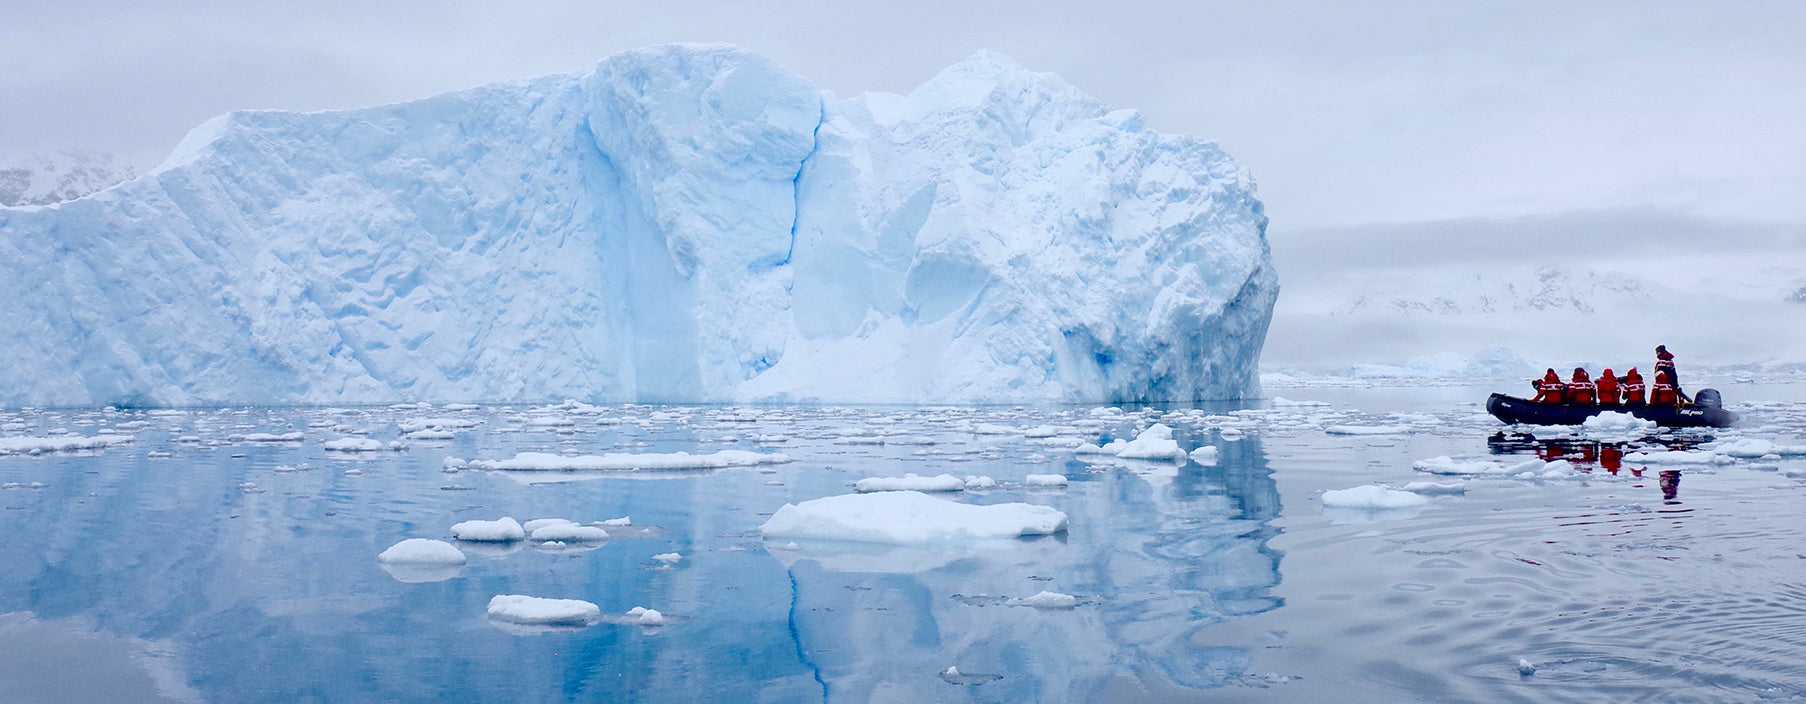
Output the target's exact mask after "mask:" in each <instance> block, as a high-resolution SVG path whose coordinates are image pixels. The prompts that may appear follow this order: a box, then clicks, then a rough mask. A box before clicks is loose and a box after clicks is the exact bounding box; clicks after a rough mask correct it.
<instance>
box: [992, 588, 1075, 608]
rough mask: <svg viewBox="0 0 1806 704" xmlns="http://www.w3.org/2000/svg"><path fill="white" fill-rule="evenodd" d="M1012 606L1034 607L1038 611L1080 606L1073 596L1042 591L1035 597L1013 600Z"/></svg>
mask: <svg viewBox="0 0 1806 704" xmlns="http://www.w3.org/2000/svg"><path fill="white" fill-rule="evenodd" d="M1008 603H1009V604H1010V605H1011V606H1032V607H1035V608H1037V609H1070V608H1073V607H1075V606H1078V605H1079V598H1078V597H1076V596H1073V595H1071V594H1061V593H1059V592H1050V591H1042V592H1041V593H1040V594H1036V595H1034V596H1029V597H1023V598H1020V599H1011V600H1009V602H1008Z"/></svg>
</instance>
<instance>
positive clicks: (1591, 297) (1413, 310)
mask: <svg viewBox="0 0 1806 704" xmlns="http://www.w3.org/2000/svg"><path fill="white" fill-rule="evenodd" d="M1673 295H1674V292H1673V291H1672V290H1669V289H1667V288H1666V287H1663V286H1661V285H1659V284H1655V283H1653V282H1650V281H1646V280H1644V279H1639V278H1635V277H1631V276H1626V275H1624V274H1620V273H1616V272H1605V273H1601V272H1596V271H1591V270H1585V271H1581V272H1578V273H1576V272H1574V271H1572V270H1570V269H1568V268H1566V267H1559V266H1544V267H1538V268H1537V269H1536V270H1535V271H1534V272H1533V273H1532V274H1531V275H1530V276H1519V275H1516V274H1515V272H1507V273H1486V274H1482V273H1464V274H1454V275H1448V276H1444V277H1440V278H1438V277H1436V276H1435V275H1433V274H1432V275H1429V276H1423V275H1419V276H1413V277H1410V280H1409V281H1401V282H1399V284H1398V285H1394V286H1386V285H1380V286H1377V287H1375V288H1371V289H1367V290H1362V291H1359V292H1357V293H1354V294H1351V295H1350V296H1349V297H1348V299H1347V300H1346V301H1344V302H1343V303H1342V304H1341V305H1340V306H1337V307H1336V308H1335V310H1334V311H1332V313H1331V314H1332V315H1349V316H1361V315H1372V314H1380V315H1405V316H1409V315H1474V314H1486V313H1508V312H1518V313H1523V312H1531V311H1542V312H1561V311H1567V312H1576V313H1594V312H1597V311H1598V310H1599V309H1600V308H1601V307H1604V308H1607V309H1612V308H1619V307H1629V306H1635V305H1646V304H1647V303H1648V302H1649V301H1651V300H1660V299H1663V298H1669V297H1672V296H1673Z"/></svg>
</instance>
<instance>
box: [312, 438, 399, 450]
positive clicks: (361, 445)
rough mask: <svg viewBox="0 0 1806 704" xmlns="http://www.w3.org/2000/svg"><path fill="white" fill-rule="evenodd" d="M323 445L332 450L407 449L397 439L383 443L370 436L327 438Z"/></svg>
mask: <svg viewBox="0 0 1806 704" xmlns="http://www.w3.org/2000/svg"><path fill="white" fill-rule="evenodd" d="M325 446H326V449H328V450H332V451H334V452H381V451H383V450H404V449H407V445H404V444H402V443H401V442H399V441H395V440H391V441H389V442H386V443H385V442H383V441H381V440H375V439H371V438H340V439H338V440H327V441H326V443H325Z"/></svg>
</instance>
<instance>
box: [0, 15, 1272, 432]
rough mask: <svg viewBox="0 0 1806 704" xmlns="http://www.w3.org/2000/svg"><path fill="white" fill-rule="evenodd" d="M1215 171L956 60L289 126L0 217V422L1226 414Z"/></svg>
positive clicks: (1244, 212)
mask: <svg viewBox="0 0 1806 704" xmlns="http://www.w3.org/2000/svg"><path fill="white" fill-rule="evenodd" d="M1265 225H1266V218H1265V216H1264V215H1263V213H1262V210H1261V205H1260V202H1259V200H1258V199H1257V198H1256V196H1255V187H1254V184H1253V182H1252V180H1251V179H1250V178H1249V177H1248V175H1247V173H1246V172H1245V171H1244V170H1243V169H1241V168H1240V167H1238V166H1237V165H1236V164H1235V163H1234V162H1233V161H1232V160H1231V159H1230V158H1229V157H1228V156H1227V155H1226V154H1224V153H1223V152H1222V151H1221V150H1220V149H1218V148H1217V147H1216V145H1215V144H1214V143H1212V142H1206V141H1202V140H1198V139H1193V138H1190V137H1184V136H1177V135H1162V134H1158V133H1155V132H1152V131H1149V130H1146V129H1144V128H1143V127H1142V125H1141V123H1140V119H1139V117H1138V116H1137V115H1136V114H1135V113H1133V112H1132V111H1126V110H1118V111H1112V110H1110V109H1108V108H1107V107H1106V106H1104V105H1102V104H1101V103H1099V102H1097V101H1096V100H1094V99H1092V98H1089V97H1087V96H1085V95H1084V94H1083V93H1081V92H1079V91H1078V90H1076V89H1074V88H1073V87H1072V86H1070V85H1068V84H1067V83H1065V82H1064V81H1061V80H1060V79H1059V78H1057V77H1055V76H1052V75H1049V74H1041V73H1034V72H1030V71H1027V70H1024V69H1023V68H1022V67H1020V66H1018V65H1016V64H1015V63H1014V62H1012V61H1010V60H1008V59H1007V58H1004V57H1001V56H998V55H995V54H985V53H981V54H979V55H977V56H975V57H973V58H971V59H969V60H967V61H965V62H963V63H961V64H958V65H956V66H953V67H952V68H949V69H947V70H946V71H944V72H942V73H941V74H940V75H938V76H936V77H935V78H934V79H932V80H931V81H929V82H928V83H927V84H925V85H923V86H922V87H920V88H918V89H917V90H916V91H914V92H912V93H911V94H910V95H908V96H898V95H891V94H881V93H879V94H866V95H861V96H857V97H853V98H850V99H844V100H843V99H837V98H835V97H834V96H832V95H830V94H826V93H824V92H822V91H819V90H817V89H816V88H814V87H813V86H811V85H810V84H809V83H808V82H807V81H805V80H803V79H801V78H799V77H797V76H796V75H794V74H792V73H790V72H789V71H787V70H785V69H783V68H782V67H780V66H778V65H776V64H775V63H773V62H771V61H770V60H768V59H766V58H764V57H761V56H758V55H755V54H751V53H749V52H746V51H744V50H740V49H737V48H734V47H729V46H718V45H669V46H658V47H651V48H647V49H642V50H638V51H632V52H627V53H623V54H619V55H616V56H613V57H610V58H609V59H606V60H604V61H603V62H601V63H600V64H599V65H598V66H597V67H596V68H595V69H594V70H593V71H589V72H585V73H580V74H569V75H557V76H547V77H543V78H537V79H531V80H525V81H517V82H511V83H502V84H495V85H490V86H484V87H481V88H475V89H471V90H466V91H460V92H456V93H450V94H446V95H441V96H437V97H434V98H429V99H425V100H419V101H414V102H408V103H402V104H397V105H388V106H380V107H374V108H367V109H360V110H344V111H330V112H320V113H306V114H297V113H287V112H273V111H249V112H235V113H231V114H228V115H225V116H222V117H220V118H216V119H214V120H212V121H210V122H208V123H206V124H204V125H202V126H201V127H199V128H197V129H196V130H194V132H192V133H191V134H190V135H189V136H188V138H187V139H185V140H184V141H183V142H182V144H181V145H179V146H178V147H177V148H176V150H175V152H174V153H173V154H172V155H171V156H170V158H169V159H168V160H167V161H166V162H165V163H164V164H163V165H161V166H160V167H158V168H157V169H155V170H153V171H152V172H151V173H149V174H146V175H144V176H142V177H140V178H137V179H135V180H132V181H129V182H126V183H124V184H121V185H119V186H116V187H114V188H111V189H108V190H106V191H102V192H101V193H98V194H95V195H93V196H89V197H87V198H82V199H79V200H75V201H70V202H66V203H62V204H58V205H53V206H45V207H27V208H0V264H3V265H4V266H5V268H6V271H7V275H6V276H5V277H0V300H4V301H7V302H8V304H7V305H5V306H0V331H4V332H5V333H6V335H7V337H8V339H9V340H10V344H8V345H5V346H0V404H5V405H52V404H54V405H84V404H138V405H183V404H212V403H375V402H392V401H402V400H435V401H449V400H486V401H537V400H545V399H559V398H566V397H574V398H583V399H588V400H592V401H688V402H714V401H765V400H796V401H838V402H860V401H865V402H1021V401H1035V400H1043V401H1085V402H1103V401H1129V400H1190V399H1206V398H1234V397H1241V396H1247V395H1252V394H1255V393H1257V391H1258V389H1257V378H1256V373H1255V367H1256V363H1257V361H1258V358H1259V354H1260V349H1261V345H1262V342H1263V341H1264V338H1265V333H1266V327H1267V323H1268V320H1269V319H1270V316H1271V311H1272V305H1273V301H1274V297H1275V295H1276V293H1277V288H1278V287H1277V280H1276V277H1275V275H1274V273H1273V268H1272V265H1271V260H1270V257H1269V255H1268V252H1267V244H1266V239H1265Z"/></svg>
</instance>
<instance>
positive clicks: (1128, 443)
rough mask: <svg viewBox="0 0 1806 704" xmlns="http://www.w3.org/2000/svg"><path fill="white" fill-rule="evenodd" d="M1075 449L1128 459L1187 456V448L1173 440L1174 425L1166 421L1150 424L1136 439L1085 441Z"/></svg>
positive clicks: (1159, 458)
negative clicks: (1180, 446)
mask: <svg viewBox="0 0 1806 704" xmlns="http://www.w3.org/2000/svg"><path fill="white" fill-rule="evenodd" d="M1073 451H1074V452H1077V453H1079V454H1083V455H1112V456H1115V457H1120V458H1122V459H1126V460H1183V459H1185V457H1186V452H1185V450H1182V449H1179V443H1178V442H1176V441H1174V440H1173V429H1172V427H1170V426H1168V425H1166V424H1164V423H1155V424H1153V425H1151V426H1148V428H1147V430H1143V431H1141V434H1139V435H1136V436H1135V439H1134V440H1122V439H1120V438H1118V439H1116V440H1112V441H1110V443H1109V444H1107V445H1103V446H1099V445H1096V444H1094V443H1084V444H1081V445H1079V446H1078V447H1077V448H1075V449H1074V450H1073Z"/></svg>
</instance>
